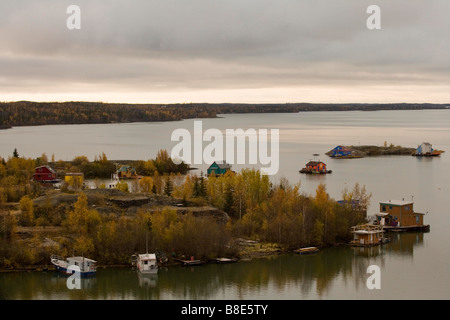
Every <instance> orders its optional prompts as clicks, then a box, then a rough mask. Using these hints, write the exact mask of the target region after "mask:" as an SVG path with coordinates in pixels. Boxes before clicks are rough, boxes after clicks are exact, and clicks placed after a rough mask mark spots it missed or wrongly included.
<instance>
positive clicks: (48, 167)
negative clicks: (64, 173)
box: [35, 165, 56, 173]
mask: <svg viewBox="0 0 450 320" xmlns="http://www.w3.org/2000/svg"><path fill="white" fill-rule="evenodd" d="M39 168H46V169H48V171H50V172H51V173H56V171H55V170H53V169H52V168H51V167H50V166H48V165H45V166H40V167H36V169H35V170H37V169H39Z"/></svg>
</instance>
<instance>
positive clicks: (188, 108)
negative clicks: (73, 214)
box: [0, 101, 450, 130]
mask: <svg viewBox="0 0 450 320" xmlns="http://www.w3.org/2000/svg"><path fill="white" fill-rule="evenodd" d="M389 110H405V111H406V110H450V103H449V104H435V103H384V104H383V103H341V104H337V103H336V104H334V103H324V104H318V103H271V104H246V103H184V104H182V103H177V104H127V103H125V104H119V103H102V102H32V101H18V102H0V130H1V129H10V128H12V127H22V126H41V125H65V124H110V123H138V122H168V121H181V120H187V119H198V118H200V119H201V118H218V117H219V116H218V115H224V114H243V113H247V114H248V113H299V112H317V111H389Z"/></svg>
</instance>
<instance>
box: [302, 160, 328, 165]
mask: <svg viewBox="0 0 450 320" xmlns="http://www.w3.org/2000/svg"><path fill="white" fill-rule="evenodd" d="M321 163H323V162H322V161H310V162H308V163H307V164H306V165H307V166H317V165H319V164H321ZM323 164H325V163H323Z"/></svg>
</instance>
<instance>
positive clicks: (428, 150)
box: [413, 142, 443, 157]
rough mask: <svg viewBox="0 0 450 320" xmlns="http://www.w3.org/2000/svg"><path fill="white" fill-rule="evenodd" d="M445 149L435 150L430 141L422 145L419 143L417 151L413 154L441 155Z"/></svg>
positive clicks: (425, 155) (420, 155)
mask: <svg viewBox="0 0 450 320" xmlns="http://www.w3.org/2000/svg"><path fill="white" fill-rule="evenodd" d="M442 153H443V151H440V150H434V149H433V146H432V145H431V143H429V142H423V143H422V144H421V145H419V146H418V147H417V149H416V152H415V153H414V154H413V156H416V157H439V156H440V155H441V154H442Z"/></svg>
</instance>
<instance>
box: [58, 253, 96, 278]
mask: <svg viewBox="0 0 450 320" xmlns="http://www.w3.org/2000/svg"><path fill="white" fill-rule="evenodd" d="M50 261H51V263H52V264H53V265H54V266H55V267H56V269H57V270H58V271H60V272H62V273H65V274H69V275H70V274H73V272H74V271H78V268H79V270H80V274H81V275H82V276H91V275H95V274H96V272H97V266H96V263H97V261H95V260H92V259H88V258H85V257H81V256H79V257H69V258H66V259H64V258H63V257H60V256H57V255H52V256H51V257H50Z"/></svg>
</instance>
